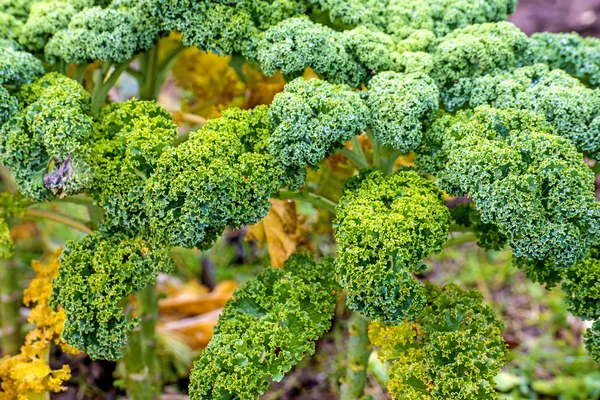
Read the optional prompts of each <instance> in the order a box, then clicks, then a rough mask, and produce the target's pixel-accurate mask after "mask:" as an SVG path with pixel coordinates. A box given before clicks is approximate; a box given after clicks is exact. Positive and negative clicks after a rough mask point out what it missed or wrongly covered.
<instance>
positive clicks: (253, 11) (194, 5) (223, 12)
mask: <svg viewBox="0 0 600 400" xmlns="http://www.w3.org/2000/svg"><path fill="white" fill-rule="evenodd" d="M306 10H307V4H306V2H305V1H299V0H275V1H267V0H258V1H257V0H241V1H236V2H231V1H228V0H208V1H201V2H198V1H193V0H171V1H168V2H165V1H160V2H158V1H157V2H154V9H153V13H154V14H156V15H158V16H159V17H160V19H161V20H162V21H163V22H164V29H165V30H175V31H179V32H181V33H182V39H183V43H184V44H185V45H186V46H194V45H195V46H197V47H198V48H199V49H201V50H205V51H212V52H214V53H217V54H232V53H240V54H241V55H243V56H244V57H246V58H248V59H250V60H255V59H256V50H257V49H256V47H257V42H258V41H259V40H260V37H259V35H260V33H261V31H262V30H265V29H268V28H269V27H271V26H273V25H275V24H277V23H279V22H281V21H283V20H285V19H287V18H290V17H293V16H295V15H301V14H303V13H304V12H305V11H306Z"/></svg>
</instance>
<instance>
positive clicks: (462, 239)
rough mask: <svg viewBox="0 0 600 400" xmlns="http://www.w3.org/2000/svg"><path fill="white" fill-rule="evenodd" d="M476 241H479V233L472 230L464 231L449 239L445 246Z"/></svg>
mask: <svg viewBox="0 0 600 400" xmlns="http://www.w3.org/2000/svg"><path fill="white" fill-rule="evenodd" d="M475 241H477V235H476V234H475V233H472V232H471V233H464V234H462V235H459V236H455V237H453V238H450V239H448V241H447V242H446V244H445V245H444V248H445V249H446V248H448V247H452V246H457V245H459V244H464V243H469V242H475Z"/></svg>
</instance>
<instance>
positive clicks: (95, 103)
mask: <svg viewBox="0 0 600 400" xmlns="http://www.w3.org/2000/svg"><path fill="white" fill-rule="evenodd" d="M129 64H130V61H125V62H124V63H121V64H118V65H117V66H116V67H115V69H114V70H113V71H112V73H111V74H110V76H109V77H108V78H106V76H107V75H108V72H109V71H110V69H111V67H112V65H111V64H109V63H106V64H104V65H103V66H102V68H101V69H100V71H99V72H98V73H97V76H96V82H95V83H94V89H93V91H92V114H93V115H98V114H99V113H100V110H101V109H102V106H103V105H104V102H105V101H106V96H108V92H109V91H110V89H111V88H112V87H113V86H115V84H116V83H117V79H119V77H120V76H121V74H122V73H123V72H125V70H126V69H127V67H128V66H129Z"/></svg>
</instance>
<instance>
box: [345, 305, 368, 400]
mask: <svg viewBox="0 0 600 400" xmlns="http://www.w3.org/2000/svg"><path fill="white" fill-rule="evenodd" d="M368 330H369V320H368V319H367V318H365V317H363V316H362V315H360V314H359V313H357V312H354V313H353V314H352V317H351V318H350V324H349V326H348V333H349V335H350V336H349V339H348V365H347V366H346V378H345V379H344V383H343V384H342V388H341V389H342V390H341V391H342V400H357V399H360V398H362V397H363V394H364V390H365V384H366V382H367V366H368V363H369V356H370V355H371V343H370V342H369V332H368Z"/></svg>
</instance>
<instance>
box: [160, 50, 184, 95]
mask: <svg viewBox="0 0 600 400" xmlns="http://www.w3.org/2000/svg"><path fill="white" fill-rule="evenodd" d="M185 48H186V47H185V46H184V45H181V46H177V47H175V48H173V49H171V51H170V52H169V53H168V54H167V55H166V56H165V58H163V59H162V60H161V62H160V64H158V70H157V74H156V88H157V89H156V90H157V92H156V96H158V92H159V91H160V88H161V87H162V85H163V84H164V83H165V80H166V79H167V76H168V74H169V72H170V71H171V68H172V67H173V64H174V63H175V60H176V59H177V56H178V55H179V54H180V53H181V52H182V51H183V50H184V49H185Z"/></svg>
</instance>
